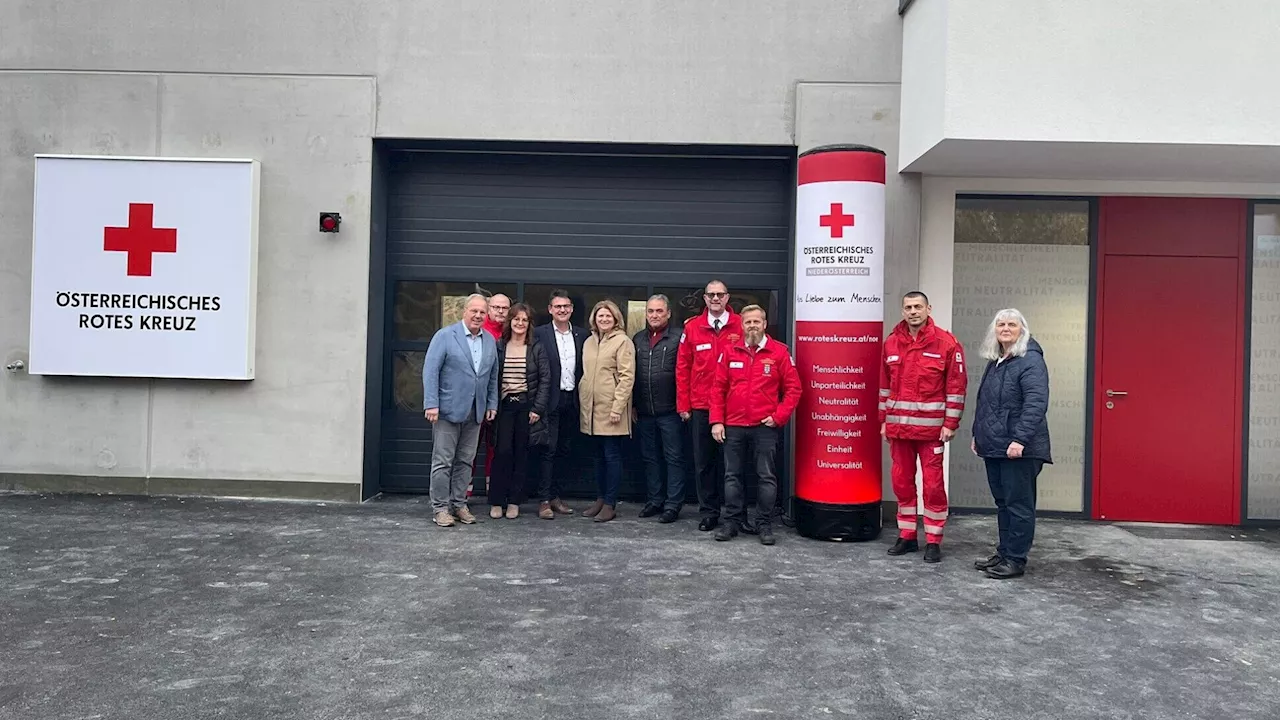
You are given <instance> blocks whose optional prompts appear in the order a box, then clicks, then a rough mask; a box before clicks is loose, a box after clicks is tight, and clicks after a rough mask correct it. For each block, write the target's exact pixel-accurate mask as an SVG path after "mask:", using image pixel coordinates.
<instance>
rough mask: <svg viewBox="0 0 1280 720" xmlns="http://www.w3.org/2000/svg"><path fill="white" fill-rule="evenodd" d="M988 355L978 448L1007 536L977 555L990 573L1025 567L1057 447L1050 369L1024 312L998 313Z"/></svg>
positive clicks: (976, 421) (985, 347) (1011, 574)
mask: <svg viewBox="0 0 1280 720" xmlns="http://www.w3.org/2000/svg"><path fill="white" fill-rule="evenodd" d="M980 354H981V355H982V357H983V358H986V360H987V367H986V369H985V370H983V371H982V382H981V383H980V384H979V386H978V400H977V403H976V404H977V410H976V411H975V412H974V415H973V444H972V445H971V446H970V448H971V449H972V450H973V452H974V454H976V455H978V456H979V457H981V458H982V459H983V460H984V461H985V463H986V466H987V483H988V484H989V485H990V486H991V496H992V497H993V498H994V499H995V501H996V509H997V511H998V515H997V522H998V524H999V528H1000V544H999V545H998V546H997V548H996V554H995V555H992V556H991V557H990V558H988V559H986V560H979V561H978V562H976V563H974V567H976V568H977V569H978V570H982V571H984V572H986V574H987V576H988V577H992V578H997V579H1000V580H1005V579H1008V578H1015V577H1019V576H1021V575H1022V573H1023V572H1024V570H1025V568H1026V565H1027V554H1028V553H1029V552H1030V551H1031V540H1032V538H1033V537H1034V536H1035V531H1036V477H1037V476H1039V474H1040V470H1041V468H1042V467H1044V464H1045V463H1052V462H1053V458H1052V456H1051V455H1050V452H1049V423H1048V421H1047V420H1046V419H1045V413H1046V412H1047V411H1048V409H1049V369H1048V368H1047V367H1046V366H1045V364H1044V351H1043V350H1042V349H1041V348H1040V343H1038V342H1036V341H1035V339H1034V338H1032V337H1031V328H1030V327H1028V326H1027V319H1026V318H1025V317H1023V316H1022V313H1020V312H1018V311H1017V310H1015V309H1012V308H1009V309H1006V310H1001V311H1000V312H998V313H996V317H995V319H994V320H992V321H991V326H990V327H989V328H988V329H987V337H986V339H985V340H983V341H982V348H981V351H980Z"/></svg>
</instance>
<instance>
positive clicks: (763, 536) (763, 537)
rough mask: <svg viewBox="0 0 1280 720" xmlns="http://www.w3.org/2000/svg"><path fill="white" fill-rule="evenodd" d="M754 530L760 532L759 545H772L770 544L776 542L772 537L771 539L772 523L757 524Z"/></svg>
mask: <svg viewBox="0 0 1280 720" xmlns="http://www.w3.org/2000/svg"><path fill="white" fill-rule="evenodd" d="M756 531H757V532H759V533H760V544H761V545H772V544H774V543H775V542H777V540H774V539H773V526H772V525H757V526H756Z"/></svg>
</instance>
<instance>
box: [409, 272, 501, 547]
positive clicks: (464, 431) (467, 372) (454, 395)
mask: <svg viewBox="0 0 1280 720" xmlns="http://www.w3.org/2000/svg"><path fill="white" fill-rule="evenodd" d="M488 310H489V303H488V301H487V300H485V298H484V296H483V295H472V296H471V297H469V298H467V305H466V308H465V309H464V310H463V312H462V321H461V322H457V323H454V324H452V325H450V326H448V327H445V328H441V329H440V331H439V332H437V333H436V334H435V336H434V337H432V338H431V344H430V345H429V346H427V359H426V361H424V362H423V363H422V405H423V408H424V409H425V410H426V417H427V422H429V423H431V424H432V425H433V426H434V430H433V432H432V433H431V440H432V447H431V509H432V511H433V512H434V518H433V519H434V520H435V523H436V525H439V526H440V527H452V526H453V522H454V518H455V517H457V519H458V521H459V522H462V523H463V524H464V525H471V524H473V523H475V521H476V516H475V515H472V514H471V510H470V508H468V507H467V484H468V483H469V482H470V481H471V468H472V463H474V462H475V459H476V446H477V445H479V442H480V423H481V422H483V421H486V420H492V419H493V418H494V416H495V415H497V414H498V346H497V344H496V343H495V342H494V340H493V336H492V335H490V334H489V333H487V332H485V331H484V319H485V316H486V315H487V314H488Z"/></svg>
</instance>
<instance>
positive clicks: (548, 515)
mask: <svg viewBox="0 0 1280 720" xmlns="http://www.w3.org/2000/svg"><path fill="white" fill-rule="evenodd" d="M538 517H540V518H542V519H543V520H555V519H556V513H555V511H554V510H552V509H551V503H549V502H540V503H538Z"/></svg>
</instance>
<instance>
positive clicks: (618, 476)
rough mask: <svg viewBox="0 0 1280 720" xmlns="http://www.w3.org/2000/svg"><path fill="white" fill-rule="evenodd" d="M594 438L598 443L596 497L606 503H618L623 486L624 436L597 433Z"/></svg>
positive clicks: (596, 452) (596, 450)
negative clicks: (619, 491)
mask: <svg viewBox="0 0 1280 720" xmlns="http://www.w3.org/2000/svg"><path fill="white" fill-rule="evenodd" d="M592 439H593V440H595V445H596V448H595V456H596V497H598V498H601V499H603V500H604V504H605V505H617V504H618V488H620V487H622V436H621V435H597V436H595V437H594V438H592Z"/></svg>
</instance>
